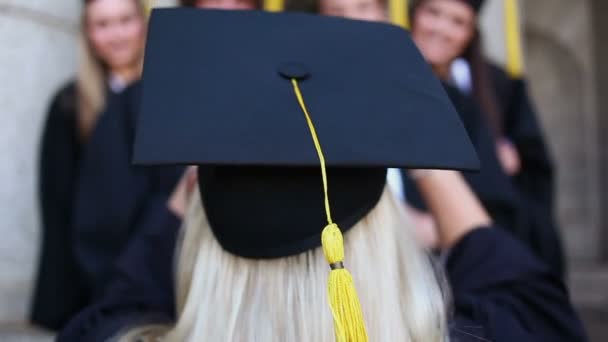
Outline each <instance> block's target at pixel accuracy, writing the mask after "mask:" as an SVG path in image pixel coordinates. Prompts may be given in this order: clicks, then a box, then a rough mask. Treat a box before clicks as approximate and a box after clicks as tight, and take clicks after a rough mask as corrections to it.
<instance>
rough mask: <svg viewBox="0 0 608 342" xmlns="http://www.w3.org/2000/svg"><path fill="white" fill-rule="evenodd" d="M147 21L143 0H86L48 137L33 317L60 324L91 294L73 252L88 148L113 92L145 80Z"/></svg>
mask: <svg viewBox="0 0 608 342" xmlns="http://www.w3.org/2000/svg"><path fill="white" fill-rule="evenodd" d="M145 27H146V19H145V13H144V6H143V4H142V2H140V1H139V0H86V1H84V6H83V11H82V26H81V34H80V46H79V66H78V74H77V76H76V78H75V80H73V81H71V82H69V83H68V84H67V85H65V86H64V87H62V89H60V90H59V92H58V93H57V94H56V95H55V97H54V99H53V100H52V102H51V106H50V108H49V112H48V115H47V119H46V124H45V126H44V133H43V136H42V141H41V154H40V158H41V159H40V171H39V172H40V173H39V191H40V205H41V209H42V223H43V232H42V235H43V238H42V240H43V243H42V251H41V254H40V264H39V270H38V277H37V284H36V289H35V293H34V301H33V308H32V313H31V320H32V321H33V323H35V324H38V325H41V326H44V327H46V328H49V329H58V328H60V327H61V326H63V324H64V323H65V322H66V320H67V319H69V317H70V316H71V315H72V314H74V313H75V312H76V311H78V310H79V309H80V308H81V307H82V306H83V305H84V304H85V303H86V301H87V298H88V297H89V293H88V290H87V289H86V288H85V287H84V285H83V283H82V279H81V275H80V274H79V272H78V271H77V266H76V261H75V259H74V256H73V254H72V248H71V247H72V245H71V241H72V240H71V238H72V229H71V227H72V212H73V208H72V203H73V196H74V191H75V180H76V178H77V177H78V174H79V171H78V169H79V168H78V165H79V163H80V160H81V156H82V152H83V146H84V144H85V143H86V142H87V141H88V139H89V136H90V135H91V133H92V131H93V130H94V128H95V125H96V122H97V119H98V115H99V113H100V112H101V110H102V109H103V107H104V106H105V102H106V97H107V96H108V95H109V94H111V93H118V92H121V91H122V89H124V87H125V86H126V85H127V84H129V83H131V82H133V81H134V80H136V79H137V78H139V75H140V65H141V59H142V54H143V46H144V41H145Z"/></svg>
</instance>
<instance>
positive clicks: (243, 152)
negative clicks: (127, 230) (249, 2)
mask: <svg viewBox="0 0 608 342" xmlns="http://www.w3.org/2000/svg"><path fill="white" fill-rule="evenodd" d="M145 56H146V58H145V64H144V72H143V102H142V106H141V115H140V121H139V127H138V131H137V141H136V145H135V153H134V157H135V162H136V163H140V164H175V163H179V164H213V165H249V166H252V165H268V166H317V165H318V164H319V161H318V158H317V155H316V153H315V150H314V148H312V145H311V138H310V133H309V131H308V128H307V126H306V120H305V118H304V116H303V115H302V111H301V109H300V107H299V106H298V102H297V101H296V100H295V97H294V94H293V88H292V86H291V84H290V82H289V80H288V79H286V78H284V77H283V76H282V75H281V73H286V74H287V73H291V74H293V75H296V74H301V75H302V76H303V78H304V79H303V80H301V81H300V86H301V88H302V92H303V95H304V97H305V99H306V103H307V105H308V107H309V110H310V112H311V115H312V118H313V120H314V123H315V126H316V128H317V132H318V134H319V137H320V139H321V143H322V144H323V149H324V153H325V156H326V159H327V163H328V166H330V167H331V166H345V167H404V168H405V167H409V168H439V169H443V168H448V169H465V170H470V169H476V168H477V167H478V161H477V157H476V154H475V152H474V149H473V147H472V145H471V143H470V141H469V138H468V136H467V135H466V132H465V130H464V128H463V126H462V124H461V122H460V120H459V118H458V115H457V113H456V112H455V110H454V108H453V106H452V104H451V103H450V100H449V99H448V97H447V95H446V94H445V92H444V90H443V88H442V86H441V84H440V82H439V81H438V80H437V79H436V78H435V77H434V76H433V74H432V72H431V70H430V67H429V66H428V65H427V64H426V62H425V61H424V59H423V58H422V57H421V55H420V54H419V52H418V50H417V49H416V47H415V46H414V44H413V43H412V42H411V40H410V39H409V36H408V34H407V33H406V32H405V31H404V30H402V29H400V28H398V27H395V26H392V25H387V24H380V23H367V22H360V21H352V20H346V19H341V18H329V17H321V16H314V15H307V14H300V13H297V14H296V13H280V14H276V13H265V12H261V11H244V12H241V11H217V10H197V9H183V8H182V9H158V10H154V11H153V14H152V18H151V22H150V31H149V36H148V43H147V47H146V54H145Z"/></svg>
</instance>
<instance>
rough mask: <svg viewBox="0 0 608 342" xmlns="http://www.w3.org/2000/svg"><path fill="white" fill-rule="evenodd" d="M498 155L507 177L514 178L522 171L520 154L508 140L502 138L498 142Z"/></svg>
mask: <svg viewBox="0 0 608 342" xmlns="http://www.w3.org/2000/svg"><path fill="white" fill-rule="evenodd" d="M496 154H497V156H498V160H499V161H500V164H501V165H502V168H503V170H504V171H505V173H506V174H507V175H509V176H514V175H516V174H518V173H519V171H521V159H520V158H519V153H518V152H517V149H516V148H515V146H514V145H513V144H512V143H511V142H510V141H509V140H508V139H506V138H501V139H499V140H498V141H497V142H496Z"/></svg>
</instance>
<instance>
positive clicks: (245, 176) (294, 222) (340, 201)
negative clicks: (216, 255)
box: [198, 166, 386, 259]
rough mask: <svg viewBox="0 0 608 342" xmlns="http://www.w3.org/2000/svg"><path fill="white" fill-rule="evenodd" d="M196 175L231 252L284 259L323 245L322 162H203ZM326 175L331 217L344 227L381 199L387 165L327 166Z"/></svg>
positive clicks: (214, 227) (211, 218) (214, 226)
mask: <svg viewBox="0 0 608 342" xmlns="http://www.w3.org/2000/svg"><path fill="white" fill-rule="evenodd" d="M198 179H199V189H200V193H201V197H202V199H203V203H204V206H205V212H206V213H207V219H208V221H209V224H210V225H211V227H212V230H213V233H214V234H215V236H216V238H217V240H218V242H219V243H220V245H222V247H223V248H224V249H225V250H227V251H228V252H231V253H233V254H235V255H239V256H242V257H246V258H254V259H263V258H280V257H285V256H289V255H296V254H299V253H302V252H305V251H307V250H310V249H313V248H316V247H319V246H320V245H321V232H322V230H323V227H324V226H325V225H326V224H327V218H326V217H325V215H326V214H325V208H324V205H323V200H322V196H323V186H322V183H321V171H320V168H319V167H318V166H317V167H309V168H294V167H292V168H285V167H272V168H270V167H266V168H261V167H239V168H235V167H202V166H201V167H200V168H199V178H198ZM327 179H328V182H329V187H330V193H331V201H332V202H331V204H332V205H331V215H332V219H333V221H334V222H335V223H336V224H338V225H339V227H340V229H341V230H342V231H343V232H346V231H347V230H349V229H350V228H352V226H353V225H355V224H356V223H357V222H359V221H360V220H361V219H363V218H364V217H365V216H367V214H368V213H369V212H370V211H371V210H372V209H373V208H374V207H375V206H376V204H377V203H378V201H379V200H380V197H381V195H382V192H383V190H384V187H385V184H386V169H382V168H367V169H352V168H328V169H327ZM235 212H236V213H239V214H238V215H235V214H234V213H235ZM286 222H289V223H288V224H287V225H286Z"/></svg>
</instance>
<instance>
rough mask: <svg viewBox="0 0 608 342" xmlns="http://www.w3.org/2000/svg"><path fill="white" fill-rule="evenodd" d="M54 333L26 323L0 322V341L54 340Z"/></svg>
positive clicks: (50, 341)
mask: <svg viewBox="0 0 608 342" xmlns="http://www.w3.org/2000/svg"><path fill="white" fill-rule="evenodd" d="M53 340H54V335H52V334H50V333H48V332H45V331H42V330H40V329H37V328H35V327H32V326H29V325H25V324H18V323H15V324H11V323H8V324H0V342H52V341H53Z"/></svg>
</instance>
